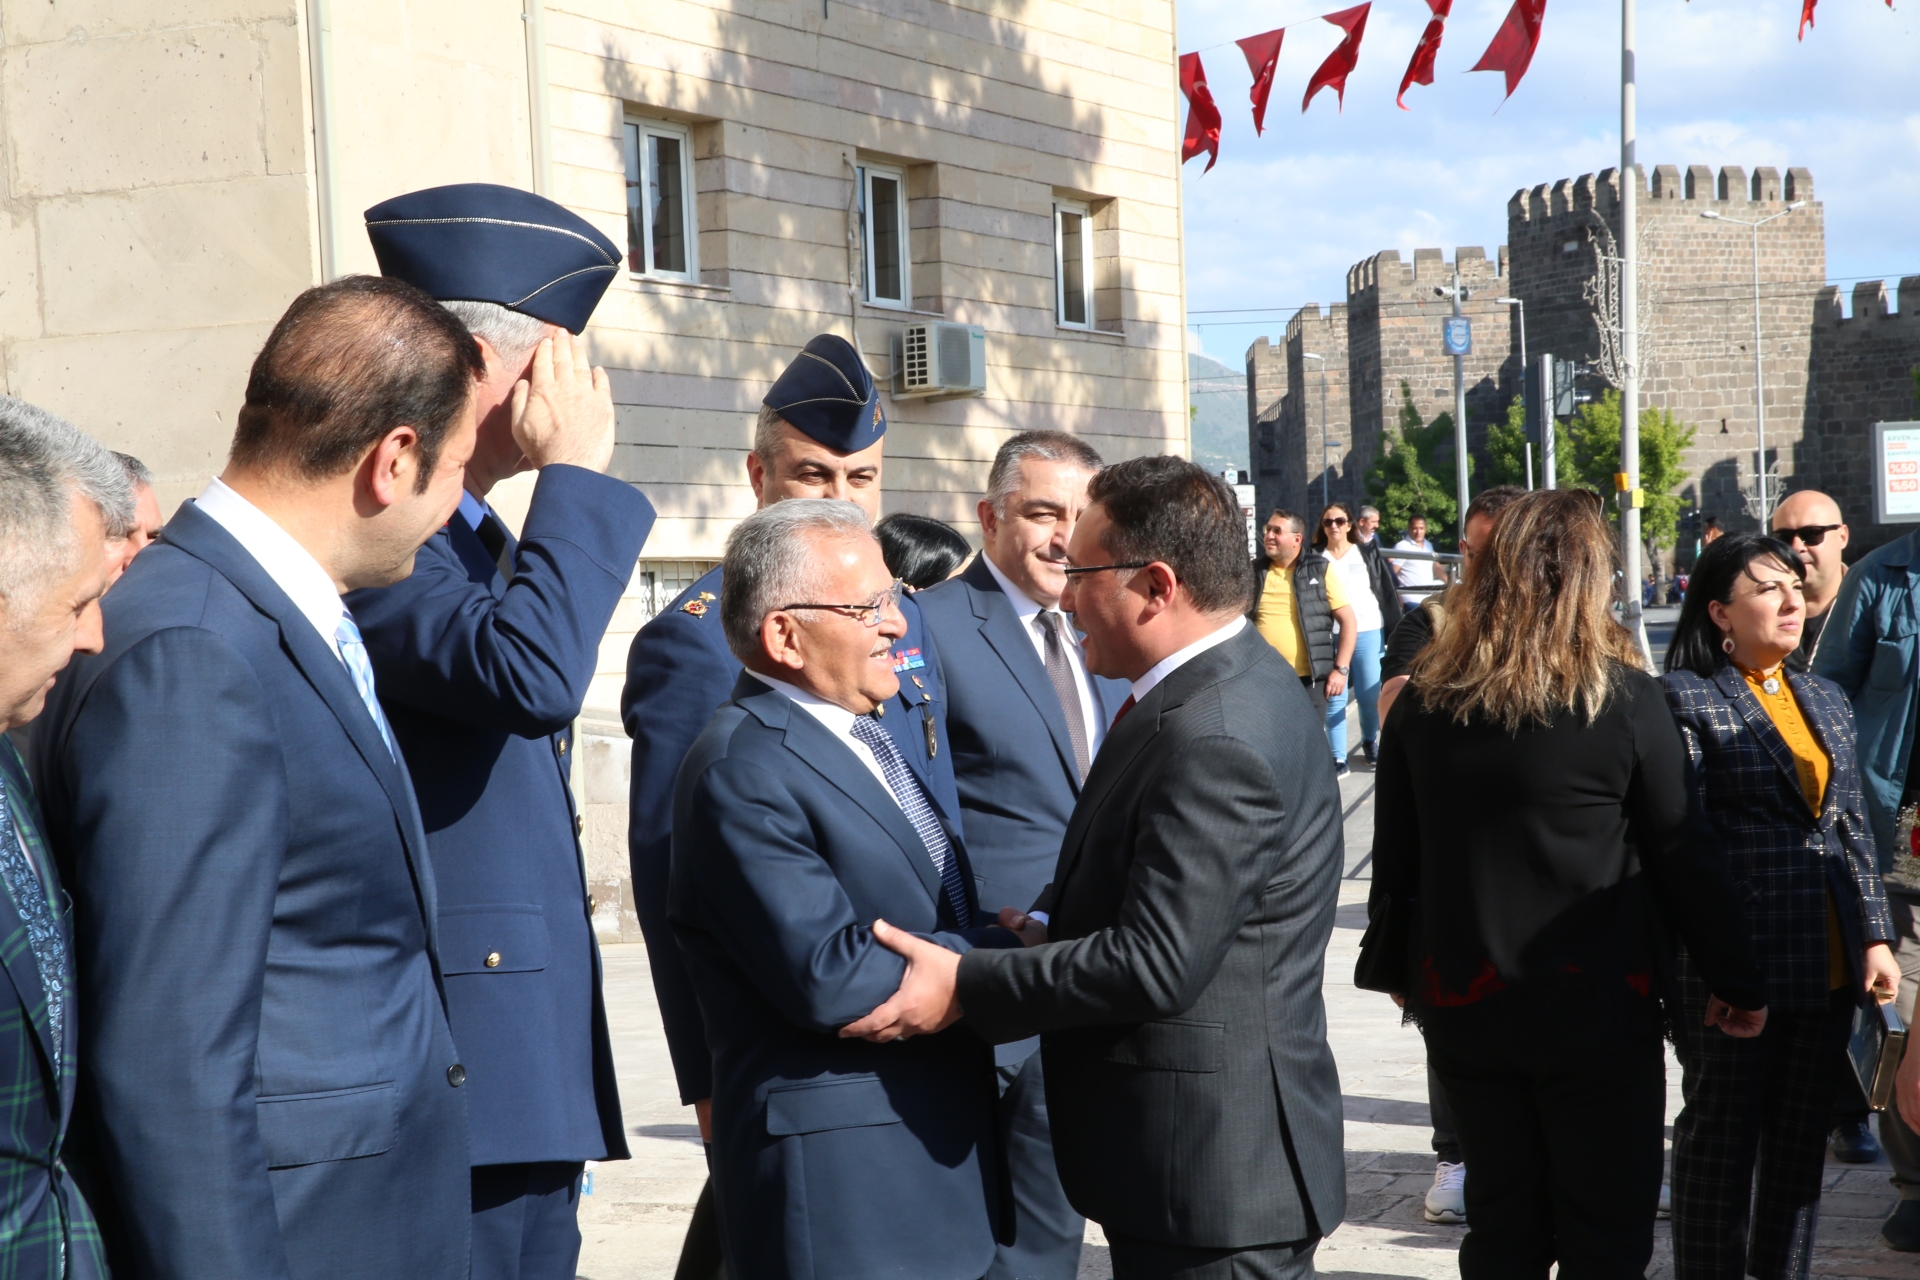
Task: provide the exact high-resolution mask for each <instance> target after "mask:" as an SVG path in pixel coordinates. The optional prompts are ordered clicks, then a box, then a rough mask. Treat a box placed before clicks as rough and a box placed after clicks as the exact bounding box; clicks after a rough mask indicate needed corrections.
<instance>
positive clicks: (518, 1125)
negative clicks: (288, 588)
mask: <svg viewBox="0 0 1920 1280" xmlns="http://www.w3.org/2000/svg"><path fill="white" fill-rule="evenodd" d="M652 527H653V507H652V506H651V505H650V504H649V503H648V502H647V500H646V498H645V497H644V496H642V495H641V493H640V491H639V490H637V489H635V488H634V487H633V486H632V485H629V484H627V483H625V482H624V481H620V480H614V479H610V478H609V477H607V476H603V475H599V474H597V473H596V472H593V471H589V470H586V469H585V468H582V467H569V466H551V467H547V468H546V469H544V470H543V471H542V472H541V473H540V478H539V481H538V482H537V483H536V484H535V486H534V490H533V502H532V505H531V506H530V507H529V509H528V511H527V518H526V522H525V524H524V525H523V527H522V529H521V535H522V536H521V538H520V540H519V542H518V543H517V544H515V543H514V541H513V539H512V538H511V537H510V536H509V537H508V542H507V545H508V548H509V550H510V552H511V554H512V555H513V557H514V559H513V563H514V566H515V572H514V576H513V580H512V582H511V583H509V582H508V581H507V580H506V579H505V578H503V577H502V576H501V574H500V572H499V569H498V567H497V566H496V564H495V562H494V559H493V557H492V556H491V555H489V554H488V552H487V549H486V547H485V546H484V545H483V544H482V543H481V540H480V538H479V536H478V535H477V534H476V533H475V532H474V530H473V528H472V526H470V525H469V524H468V523H467V519H466V517H465V516H464V515H461V514H459V513H456V514H455V515H454V516H453V518H452V519H451V520H450V521H448V523H447V525H446V527H445V528H443V529H441V530H440V532H439V533H437V534H435V535H434V537H433V538H432V539H430V540H429V541H428V542H427V544H426V546H424V547H422V548H421V549H420V552H419V554H418V555H417V556H416V557H415V559H414V566H413V574H412V576H411V577H408V578H406V579H405V580H403V581H401V582H399V583H396V584H395V585H393V586H391V587H386V588H382V589H380V590H374V591H356V592H354V593H352V594H351V595H349V596H348V597H347V605H348V607H349V608H350V609H351V610H352V611H353V615H354V618H355V620H356V621H357V622H358V623H359V624H360V631H361V635H362V636H363V637H364V639H365V640H366V644H367V653H368V656H369V657H370V658H371V659H372V662H373V668H374V674H375V676H376V679H377V681H378V685H379V690H380V700H381V703H382V704H383V705H384V706H385V708H386V711H387V718H388V720H389V721H390V722H391V724H392V725H393V731H394V735H395V737H397V738H398V739H399V742H400V746H401V750H402V751H403V752H404V753H405V755H406V758H407V765H408V767H409V769H410V770H411V771H412V773H413V782H414V790H415V792H416V794H417V795H418V796H419V798H420V816H421V819H422V821H423V822H424V823H425V824H426V830H427V847H428V848H429V849H430V850H431V851H432V855H433V863H434V878H435V879H436V880H437V881H438V882H439V886H440V962H441V966H442V970H443V972H444V973H445V975H446V985H447V1003H448V1007H449V1010H450V1012H451V1016H452V1021H453V1035H454V1042H455V1043H456V1044H458V1045H459V1046H460V1052H461V1055H462V1057H461V1061H462V1062H463V1063H464V1064H465V1065H466V1069H467V1094H468V1103H467V1105H468V1114H469V1115H470V1117H471V1122H472V1148H473V1156H472V1158H473V1163H475V1164H509V1163H522V1162H528V1161H542V1160H555V1161H573V1160H602V1159H620V1158H623V1157H625V1156H626V1154H627V1143H626V1139H625V1137H624V1136H623V1127H622V1125H621V1121H620V1097H619V1092H618V1088H617V1086H616V1083H615V1077H614V1066H613V1051H612V1047H611V1045H610V1043H609V1040H608V1035H607V1014H606V1006H605V1004H604V1002H603V1000H602V996H601V990H600V981H601V974H600V950H599V946H598V944H597V943H596V942H595V940H594V935H593V922H592V919H591V913H590V904H589V902H588V899H587V886H586V878H585V871H584V867H583V864H582V860H581V853H580V845H579V841H578V830H579V828H578V818H577V815H576V813H575V810H574V801H573V791H572V788H571V787H570V786H569V785H568V777H569V770H570V768H571V765H572V761H573V742H572V737H573V726H572V722H573V719H574V717H575V716H577V715H579V713H580V705H581V703H582V702H583V701H584V700H585V698H586V694H587V685H588V682H589V681H590V680H592V678H593V669H594V659H595V657H596V655H597V653H598V652H599V644H600V637H601V636H602V635H603V634H604V633H605V632H606V629H607V623H608V621H609V619H611V618H612V616H613V610H614V606H615V605H616V604H618V603H619V600H620V595H621V593H622V592H623V591H624V590H625V589H626V585H627V582H628V579H629V578H630V577H631V576H632V573H633V563H634V560H635V559H636V558H637V557H638V556H639V554H640V548H641V546H642V544H644V543H645V542H646V538H647V533H648V531H649V530H650V529H651V528H652Z"/></svg>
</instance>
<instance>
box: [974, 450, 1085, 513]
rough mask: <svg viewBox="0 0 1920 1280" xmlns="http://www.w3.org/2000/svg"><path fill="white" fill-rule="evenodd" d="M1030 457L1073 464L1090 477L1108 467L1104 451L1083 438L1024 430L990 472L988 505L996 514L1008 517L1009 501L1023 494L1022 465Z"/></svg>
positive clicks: (995, 455)
mask: <svg viewBox="0 0 1920 1280" xmlns="http://www.w3.org/2000/svg"><path fill="white" fill-rule="evenodd" d="M1029 458H1031V459H1033V460H1034V461H1036V462H1065V463H1070V464H1072V465H1074V466H1077V467H1082V468H1084V469H1085V470H1086V471H1087V472H1088V473H1089V474H1091V473H1093V472H1095V471H1098V470H1099V469H1100V468H1101V467H1103V466H1105V465H1106V463H1105V462H1103V461H1102V460H1101V458H1100V451H1099V450H1098V449H1096V448H1094V447H1093V446H1092V445H1090V444H1088V443H1087V442H1086V441H1085V440H1082V439H1081V438H1080V437H1079V436H1076V435H1072V434H1069V433H1068V432H1065V431H1022V432H1021V433H1020V434H1019V435H1017V436H1014V437H1013V438H1012V439H1011V440H1008V441H1007V442H1006V443H1005V444H1003V445H1001V446H1000V451H999V452H998V453H996V454H994V455H993V469H992V470H991V471H989V472H988V473H987V502H988V504H989V505H990V506H992V507H993V513H994V514H995V515H997V516H1005V515H1006V514H1007V499H1008V498H1011V497H1012V496H1013V495H1014V494H1016V493H1018V492H1019V491H1020V465H1021V464H1022V463H1024V462H1026V461H1027V460H1028V459H1029Z"/></svg>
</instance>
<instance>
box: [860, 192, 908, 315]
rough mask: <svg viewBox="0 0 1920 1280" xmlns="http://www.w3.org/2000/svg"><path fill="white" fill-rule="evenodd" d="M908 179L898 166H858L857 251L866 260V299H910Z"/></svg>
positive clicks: (904, 302) (886, 302) (899, 303)
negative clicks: (858, 210)
mask: <svg viewBox="0 0 1920 1280" xmlns="http://www.w3.org/2000/svg"><path fill="white" fill-rule="evenodd" d="M907 247H908V235H907V179H906V175H905V174H903V173H901V172H900V170H898V169H885V168H881V167H880V166H878V165H863V166H861V168H860V250H861V256H862V257H863V258H864V259H865V260H866V276H867V279H866V285H867V301H868V302H870V303H872V304H873V305H874V306H876V307H906V306H908V305H909V304H910V303H911V302H912V300H913V264H912V262H911V261H910V260H909V256H908V253H907Z"/></svg>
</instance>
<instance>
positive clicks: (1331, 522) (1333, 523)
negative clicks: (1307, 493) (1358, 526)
mask: <svg viewBox="0 0 1920 1280" xmlns="http://www.w3.org/2000/svg"><path fill="white" fill-rule="evenodd" d="M1346 522H1347V518H1346V517H1345V516H1328V517H1327V518H1326V519H1325V520H1322V521H1321V522H1320V527H1321V528H1322V529H1338V528H1339V527H1340V526H1341V525H1343V524H1345V523H1346Z"/></svg>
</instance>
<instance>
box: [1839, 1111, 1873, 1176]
mask: <svg viewBox="0 0 1920 1280" xmlns="http://www.w3.org/2000/svg"><path fill="white" fill-rule="evenodd" d="M1833 1158H1834V1159H1835V1160H1838V1161H1839V1162H1840V1163H1842V1164H1872V1163H1873V1162H1874V1161H1875V1160H1878V1159H1879V1158H1880V1140H1879V1139H1878V1138H1876V1137H1874V1136H1873V1126H1872V1125H1870V1124H1868V1123H1867V1118H1866V1117H1865V1116H1856V1117H1854V1118H1853V1119H1850V1120H1842V1121H1841V1122H1840V1123H1839V1124H1837V1125H1835V1126H1833Z"/></svg>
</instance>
